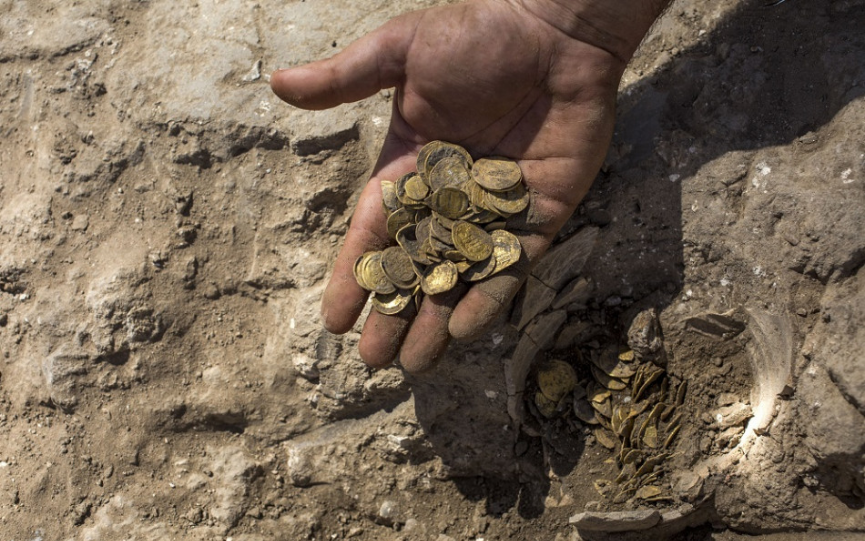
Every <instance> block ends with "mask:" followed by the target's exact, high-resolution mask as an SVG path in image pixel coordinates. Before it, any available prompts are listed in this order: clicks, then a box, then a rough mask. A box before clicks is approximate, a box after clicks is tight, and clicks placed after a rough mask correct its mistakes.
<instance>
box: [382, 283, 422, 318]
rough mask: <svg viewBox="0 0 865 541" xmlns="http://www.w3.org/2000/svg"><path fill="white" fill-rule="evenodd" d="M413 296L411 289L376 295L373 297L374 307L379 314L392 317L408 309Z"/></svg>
mask: <svg viewBox="0 0 865 541" xmlns="http://www.w3.org/2000/svg"><path fill="white" fill-rule="evenodd" d="M413 296H414V295H413V292H412V290H411V289H397V290H396V291H394V292H392V293H388V294H381V293H376V294H375V295H374V296H373V297H372V306H373V308H375V309H376V310H377V311H378V312H379V313H382V314H384V315H386V316H392V315H395V314H398V313H400V312H402V311H403V310H405V309H406V308H408V306H409V305H410V304H411V301H412V297H413Z"/></svg>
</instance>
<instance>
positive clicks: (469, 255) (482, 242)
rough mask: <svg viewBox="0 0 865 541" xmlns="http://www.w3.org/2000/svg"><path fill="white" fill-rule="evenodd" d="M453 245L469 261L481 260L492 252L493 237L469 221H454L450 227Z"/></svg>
mask: <svg viewBox="0 0 865 541" xmlns="http://www.w3.org/2000/svg"><path fill="white" fill-rule="evenodd" d="M452 236H453V245H454V248H456V249H457V250H458V251H459V253H461V254H462V255H464V256H465V258H466V259H468V260H470V261H483V260H484V259H486V258H488V257H489V256H491V255H492V253H493V238H492V236H490V234H489V233H487V232H486V231H484V230H483V229H481V228H480V227H478V226H476V225H474V224H470V223H469V222H462V221H459V222H456V223H455V224H454V227H453V229H452Z"/></svg>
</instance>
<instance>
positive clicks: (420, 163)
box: [416, 141, 445, 179]
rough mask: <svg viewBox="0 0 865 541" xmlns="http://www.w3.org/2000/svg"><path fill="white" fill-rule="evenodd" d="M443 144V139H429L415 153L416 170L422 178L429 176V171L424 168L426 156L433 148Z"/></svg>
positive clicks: (427, 156)
mask: <svg viewBox="0 0 865 541" xmlns="http://www.w3.org/2000/svg"><path fill="white" fill-rule="evenodd" d="M443 144H445V143H444V142H443V141H430V142H429V143H427V144H425V145H424V146H423V147H422V148H421V149H420V150H419V151H418V153H417V162H416V163H417V172H418V174H419V175H420V176H421V177H423V178H424V179H427V178H429V171H428V170H427V168H426V162H427V158H429V155H430V154H431V153H432V151H433V150H436V149H437V148H439V147H440V146H441V145H443Z"/></svg>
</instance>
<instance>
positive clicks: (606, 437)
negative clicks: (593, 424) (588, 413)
mask: <svg viewBox="0 0 865 541" xmlns="http://www.w3.org/2000/svg"><path fill="white" fill-rule="evenodd" d="M592 434H594V435H595V439H596V440H598V443H600V444H601V445H603V446H604V447H606V448H607V449H610V450H613V449H615V448H616V447H617V446H618V445H619V440H617V439H616V437H615V436H613V435H612V434H610V432H609V431H607V429H605V428H596V429H595V430H594V431H593V432H592Z"/></svg>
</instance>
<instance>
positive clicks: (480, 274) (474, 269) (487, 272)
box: [460, 256, 496, 282]
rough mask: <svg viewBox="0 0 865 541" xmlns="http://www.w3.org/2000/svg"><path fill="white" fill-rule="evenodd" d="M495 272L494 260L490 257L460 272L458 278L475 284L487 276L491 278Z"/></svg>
mask: <svg viewBox="0 0 865 541" xmlns="http://www.w3.org/2000/svg"><path fill="white" fill-rule="evenodd" d="M495 270H496V258H495V257H493V256H490V257H488V258H486V259H484V260H483V261H478V262H477V263H475V264H473V265H472V266H470V267H469V268H467V269H466V270H464V271H460V276H462V277H463V278H464V279H465V280H467V281H469V282H477V281H479V280H483V279H484V278H486V277H487V276H491V275H492V274H493V272H495Z"/></svg>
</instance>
